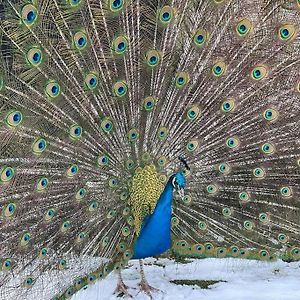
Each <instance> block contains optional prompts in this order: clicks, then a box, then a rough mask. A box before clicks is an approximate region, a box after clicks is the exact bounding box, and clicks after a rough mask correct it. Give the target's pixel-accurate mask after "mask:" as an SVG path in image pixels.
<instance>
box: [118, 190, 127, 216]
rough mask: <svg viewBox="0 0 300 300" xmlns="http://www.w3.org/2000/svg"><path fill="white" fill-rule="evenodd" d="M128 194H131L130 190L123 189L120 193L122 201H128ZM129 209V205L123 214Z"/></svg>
mask: <svg viewBox="0 0 300 300" xmlns="http://www.w3.org/2000/svg"><path fill="white" fill-rule="evenodd" d="M128 196H129V194H128V192H127V191H123V192H122V193H121V194H120V199H121V200H122V201H126V200H127V199H128ZM127 209H128V207H125V208H124V210H123V214H124V212H125V211H126V210H127Z"/></svg>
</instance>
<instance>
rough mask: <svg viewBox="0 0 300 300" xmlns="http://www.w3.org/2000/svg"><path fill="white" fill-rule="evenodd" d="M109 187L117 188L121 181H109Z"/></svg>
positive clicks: (115, 179)
mask: <svg viewBox="0 0 300 300" xmlns="http://www.w3.org/2000/svg"><path fill="white" fill-rule="evenodd" d="M108 185H109V187H111V188H116V187H118V186H119V180H118V179H117V178H116V177H112V178H110V179H109V181H108Z"/></svg>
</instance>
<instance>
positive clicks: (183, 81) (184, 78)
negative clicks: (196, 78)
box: [175, 72, 190, 89]
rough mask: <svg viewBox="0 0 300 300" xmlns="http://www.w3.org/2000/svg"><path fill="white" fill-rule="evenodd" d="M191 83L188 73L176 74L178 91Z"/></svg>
mask: <svg viewBox="0 0 300 300" xmlns="http://www.w3.org/2000/svg"><path fill="white" fill-rule="evenodd" d="M189 81H190V75H189V74H188V73H187V72H179V73H177V74H176V78H175V82H176V87H177V88H178V89H182V88H183V87H185V86H186V85H187V84H188V83H189Z"/></svg>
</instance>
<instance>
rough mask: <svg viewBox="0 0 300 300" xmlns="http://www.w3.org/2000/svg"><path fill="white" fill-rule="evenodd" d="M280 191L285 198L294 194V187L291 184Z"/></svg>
mask: <svg viewBox="0 0 300 300" xmlns="http://www.w3.org/2000/svg"><path fill="white" fill-rule="evenodd" d="M280 193H281V195H282V196H283V197H285V198H289V197H291V196H292V194H293V192H292V188H291V187H289V186H284V187H282V188H281V189H280Z"/></svg>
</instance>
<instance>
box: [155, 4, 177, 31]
mask: <svg viewBox="0 0 300 300" xmlns="http://www.w3.org/2000/svg"><path fill="white" fill-rule="evenodd" d="M173 18H174V9H173V8H172V7H171V6H164V7H163V8H161V9H160V11H159V20H160V22H161V24H162V25H164V26H166V25H168V24H169V23H170V22H171V21H172V20H173Z"/></svg>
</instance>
